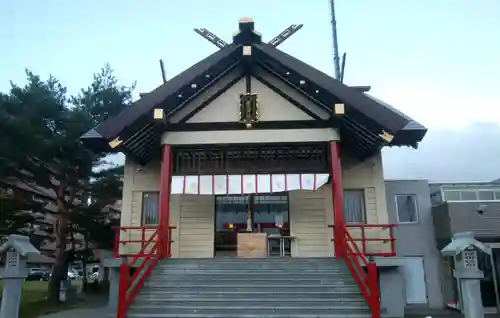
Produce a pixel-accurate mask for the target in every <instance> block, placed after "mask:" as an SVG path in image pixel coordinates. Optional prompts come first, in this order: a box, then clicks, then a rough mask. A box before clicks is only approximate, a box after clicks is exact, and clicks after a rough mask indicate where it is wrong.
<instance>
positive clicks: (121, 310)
mask: <svg viewBox="0 0 500 318" xmlns="http://www.w3.org/2000/svg"><path fill="white" fill-rule="evenodd" d="M129 286H130V265H129V264H128V263H123V264H120V281H119V285H118V309H117V311H116V318H125V315H126V313H127V292H128V288H129Z"/></svg>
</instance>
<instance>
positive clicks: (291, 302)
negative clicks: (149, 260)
mask: <svg viewBox="0 0 500 318" xmlns="http://www.w3.org/2000/svg"><path fill="white" fill-rule="evenodd" d="M142 300H143V301H142ZM136 303H137V304H138V305H140V306H142V305H144V306H158V307H161V308H170V307H178V306H185V307H191V308H203V307H208V306H219V307H226V306H232V307H234V306H253V307H259V308H260V307H262V306H264V307H266V306H267V307H273V306H280V308H281V307H286V306H290V307H294V306H320V307H330V306H333V307H338V306H344V305H345V306H350V307H354V308H362V309H363V308H365V307H366V302H365V301H364V299H363V300H360V299H348V298H347V299H304V298H292V299H274V298H267V299H266V298H248V299H232V298H226V299H213V298H192V299H166V298H161V297H157V298H149V299H144V298H142V299H141V300H137V301H136ZM134 306H135V305H134Z"/></svg>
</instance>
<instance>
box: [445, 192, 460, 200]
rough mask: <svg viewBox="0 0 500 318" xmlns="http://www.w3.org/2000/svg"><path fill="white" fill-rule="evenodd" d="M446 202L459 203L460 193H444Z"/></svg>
mask: <svg viewBox="0 0 500 318" xmlns="http://www.w3.org/2000/svg"><path fill="white" fill-rule="evenodd" d="M444 200H445V201H459V200H460V192H458V191H444Z"/></svg>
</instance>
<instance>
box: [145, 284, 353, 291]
mask: <svg viewBox="0 0 500 318" xmlns="http://www.w3.org/2000/svg"><path fill="white" fill-rule="evenodd" d="M146 284H147V283H145V286H144V287H143V288H142V290H141V293H142V292H147V293H150V292H168V291H177V292H179V293H184V292H188V291H197V290H199V291H204V292H216V291H218V292H259V291H264V290H267V291H270V290H272V291H273V292H276V293H279V292H286V291H302V292H351V293H352V292H357V293H359V288H358V286H356V285H353V286H342V285H340V286H331V285H318V284H313V285H305V284H304V285H300V286H298V285H296V284H289V283H285V284H275V285H273V286H262V285H256V286H252V285H246V286H241V285H238V284H232V285H229V284H228V285H214V284H208V285H207V284H198V285H193V284H187V285H174V284H171V285H149V286H147V285H146Z"/></svg>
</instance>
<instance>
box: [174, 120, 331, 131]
mask: <svg viewBox="0 0 500 318" xmlns="http://www.w3.org/2000/svg"><path fill="white" fill-rule="evenodd" d="M331 127H332V123H331V121H329V120H293V121H261V122H257V123H254V124H252V128H246V125H245V124H243V123H240V122H212V123H178V124H174V123H171V124H169V125H167V127H166V130H167V131H213V130H248V131H251V130H256V129H266V130H268V129H321V128H331ZM332 128H333V127H332Z"/></svg>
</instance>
